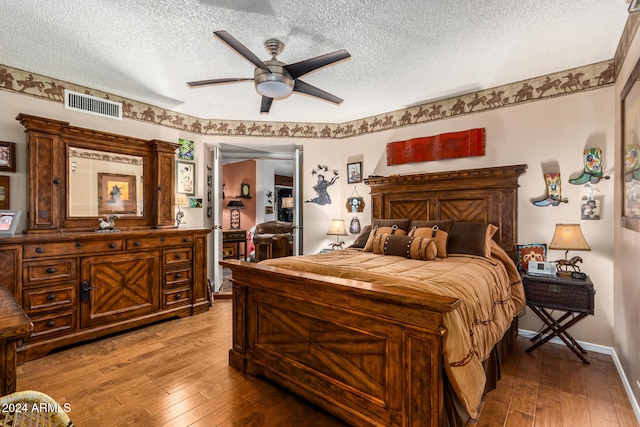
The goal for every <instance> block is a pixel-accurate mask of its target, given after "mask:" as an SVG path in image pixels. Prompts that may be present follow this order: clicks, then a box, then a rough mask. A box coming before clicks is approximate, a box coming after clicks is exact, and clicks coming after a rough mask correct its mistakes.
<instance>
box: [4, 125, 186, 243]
mask: <svg viewBox="0 0 640 427" xmlns="http://www.w3.org/2000/svg"><path fill="white" fill-rule="evenodd" d="M16 120H18V121H19V122H20V123H21V124H22V125H23V126H24V127H25V129H26V133H27V143H28V145H27V147H28V148H27V158H28V174H29V176H28V178H29V180H28V182H29V187H28V212H29V215H28V225H27V230H26V232H27V233H60V232H62V231H93V230H96V229H97V228H98V218H99V217H97V216H96V217H71V216H69V213H68V209H69V208H68V197H67V192H68V188H69V186H68V183H69V181H68V180H69V168H68V165H69V159H68V156H69V147H74V148H80V149H89V150H98V151H105V152H110V153H119V154H127V155H131V156H140V157H142V158H143V162H144V168H143V194H144V196H143V197H144V200H143V204H144V215H143V216H142V217H134V216H123V217H121V218H119V219H118V220H117V221H116V224H117V228H119V229H144V228H175V227H176V224H175V216H174V204H175V196H174V192H175V189H174V186H175V183H174V180H173V176H174V173H175V152H176V150H177V148H178V144H177V143H172V142H166V141H159V140H155V139H154V140H144V139H139V138H133V137H129V136H123V135H117V134H112V133H107V132H101V131H97V130H92V129H85V128H79V127H74V126H70V125H69V123H68V122H63V121H59V120H52V119H47V118H42V117H36V116H31V115H27V114H19V115H18V116H17V117H16Z"/></svg>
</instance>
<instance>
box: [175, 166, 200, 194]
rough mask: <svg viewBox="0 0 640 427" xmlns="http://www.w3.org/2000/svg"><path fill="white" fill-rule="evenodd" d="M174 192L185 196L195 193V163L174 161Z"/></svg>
mask: <svg viewBox="0 0 640 427" xmlns="http://www.w3.org/2000/svg"><path fill="white" fill-rule="evenodd" d="M176 193H177V194H184V195H185V196H195V195H196V164H195V163H192V162H183V161H180V160H178V161H176Z"/></svg>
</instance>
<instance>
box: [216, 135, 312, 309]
mask: <svg viewBox="0 0 640 427" xmlns="http://www.w3.org/2000/svg"><path fill="white" fill-rule="evenodd" d="M215 150H216V152H217V153H218V155H219V157H220V158H219V159H218V160H219V163H218V164H219V165H220V166H219V168H220V178H219V180H220V183H219V184H220V185H219V193H218V194H216V195H215V197H217V198H219V201H220V203H218V209H219V210H220V212H219V215H218V216H217V217H218V218H219V220H218V221H217V222H216V223H215V224H214V226H213V227H212V228H213V233H212V234H214V235H217V236H218V237H217V238H215V236H213V237H212V238H211V239H210V240H211V245H210V247H209V248H210V255H209V263H210V264H209V265H210V266H211V267H212V268H209V269H208V270H209V272H210V273H209V276H210V280H212V283H214V284H215V286H214V289H215V294H216V295H217V297H229V296H230V290H231V287H230V279H231V276H230V274H231V273H230V271H227V269H223V268H222V266H221V265H220V261H221V260H223V259H228V258H234V259H240V260H245V261H249V262H251V261H253V259H254V258H253V252H254V250H255V249H254V248H255V247H254V245H253V244H252V236H253V233H252V230H253V229H254V227H255V225H256V224H259V223H264V222H267V221H273V220H275V221H285V222H290V223H291V224H292V229H293V235H294V238H293V243H292V247H293V254H294V255H297V254H300V253H301V250H302V249H301V248H302V236H301V235H300V231H301V226H302V215H301V210H300V201H301V193H302V192H301V188H300V170H301V165H302V149H301V147H297V146H294V145H275V146H273V145H272V146H266V145H233V144H218V145H217V146H216V147H215ZM227 170H229V171H233V173H229V174H226V173H225V171H227ZM232 206H244V207H239V208H238V210H236V211H235V212H234V210H233V208H232ZM232 213H233V214H234V215H235V217H236V218H237V221H234V220H233V219H232V218H231V217H230V215H231V214H232ZM225 236H226V238H225ZM229 236H231V237H233V238H235V239H236V240H241V241H243V242H242V243H239V242H237V241H235V242H231V241H230V239H229ZM216 271H218V272H219V273H218V274H213V273H214V272H216Z"/></svg>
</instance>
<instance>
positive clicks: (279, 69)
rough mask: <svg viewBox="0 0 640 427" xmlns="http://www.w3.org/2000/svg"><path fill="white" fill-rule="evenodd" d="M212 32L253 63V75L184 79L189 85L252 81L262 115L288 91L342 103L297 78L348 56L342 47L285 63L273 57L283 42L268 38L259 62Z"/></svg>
mask: <svg viewBox="0 0 640 427" xmlns="http://www.w3.org/2000/svg"><path fill="white" fill-rule="evenodd" d="M213 34H214V36H216V37H217V38H218V39H219V40H220V41H222V42H223V43H225V44H226V45H227V46H229V47H230V48H231V49H232V50H234V51H236V52H237V53H238V54H240V56H242V57H243V58H245V59H246V60H247V61H249V62H251V63H252V64H253V65H255V66H256V69H255V71H254V73H253V75H254V77H253V79H249V78H235V79H234V78H228V79H210V80H200V81H195V82H187V84H188V85H189V86H191V87H198V86H206V85H215V84H224V83H237V82H244V81H253V83H254V85H255V87H256V91H257V92H258V93H259V94H260V95H262V104H261V106H260V112H261V113H265V114H266V113H269V110H270V109H271V103H272V102H273V100H274V99H284V98H286V97H288V96H289V95H291V93H292V92H298V93H304V94H306V95H310V96H314V97H316V98H320V99H324V100H326V101H329V102H333V103H334V104H340V103H342V101H343V99H342V98H338V97H337V96H335V95H332V94H330V93H329V92H325V91H324V90H322V89H319V88H317V87H315V86H312V85H310V84H309V83H305V82H303V81H302V80H300V77H303V76H305V75H307V74H309V73H311V72H312V71H316V70H318V69H320V68H323V67H326V66H328V65H332V64H334V63H336V62H339V61H342V60H345V59H348V58H351V55H350V54H349V52H347V51H346V50H344V49H343V50H339V51H336V52H333V53H327V54H325V55H321V56H317V57H315V58H310V59H306V60H304V61H300V62H296V63H295V64H288V65H287V64H285V63H284V62H280V61H278V60H277V58H276V56H278V55H280V54H281V53H282V51H283V50H284V43H282V42H281V41H280V40H277V39H269V40H267V41H265V42H264V48H265V49H266V50H267V52H268V53H269V54H270V55H271V59H269V60H267V61H261V60H260V58H258V57H257V56H256V55H255V54H253V52H251V51H250V50H249V49H248V48H247V47H246V46H244V45H243V44H242V43H240V42H239V41H238V40H236V39H235V38H234V37H233V36H232V35H230V34H229V33H227V32H226V31H214V33H213Z"/></svg>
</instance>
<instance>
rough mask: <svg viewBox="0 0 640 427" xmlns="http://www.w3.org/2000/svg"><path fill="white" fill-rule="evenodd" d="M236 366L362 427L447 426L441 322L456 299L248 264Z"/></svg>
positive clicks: (243, 266)
mask: <svg viewBox="0 0 640 427" xmlns="http://www.w3.org/2000/svg"><path fill="white" fill-rule="evenodd" d="M223 264H224V266H225V267H228V268H231V269H232V271H233V279H232V281H233V347H232V348H231V350H230V351H229V363H230V365H231V366H233V367H235V368H237V369H240V370H242V371H244V372H247V373H250V374H253V375H263V376H264V377H266V378H269V379H270V380H272V381H274V382H276V383H278V384H281V385H282V386H284V387H286V388H287V389H289V390H291V391H293V392H295V393H297V394H299V395H300V396H303V397H304V398H306V399H308V400H309V401H311V402H313V403H315V404H317V405H318V406H320V407H322V408H324V409H326V410H327V411H329V412H331V413H333V414H335V415H336V416H338V417H340V418H341V419H343V420H345V421H347V422H349V423H350V424H353V425H358V426H360V425H380V426H417V425H420V426H425V425H430V426H433V427H438V426H440V425H441V423H442V416H443V400H442V394H443V393H442V387H443V385H442V375H443V369H442V360H443V356H442V351H443V350H442V337H443V335H444V334H445V332H446V331H445V330H444V327H443V326H442V314H443V313H445V312H448V311H451V310H455V309H456V308H457V307H458V305H459V304H460V302H459V300H457V299H455V298H449V297H442V296H436V295H434V296H429V297H428V298H427V297H425V294H423V293H417V292H413V291H410V290H402V289H386V288H384V287H380V286H375V285H372V284H370V283H365V282H359V281H354V280H346V279H340V278H332V277H327V276H321V275H316V274H310V273H298V272H291V271H289V270H284V269H280V268H275V267H269V266H262V265H259V264H253V263H245V262H240V261H226V262H223Z"/></svg>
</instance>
